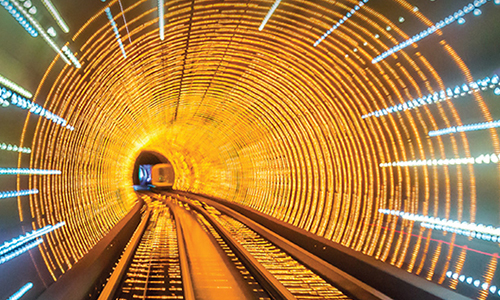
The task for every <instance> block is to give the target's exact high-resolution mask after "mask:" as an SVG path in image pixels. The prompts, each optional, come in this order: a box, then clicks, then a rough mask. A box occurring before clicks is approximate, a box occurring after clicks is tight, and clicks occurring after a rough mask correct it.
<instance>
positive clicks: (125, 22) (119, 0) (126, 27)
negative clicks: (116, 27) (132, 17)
mask: <svg viewBox="0 0 500 300" xmlns="http://www.w3.org/2000/svg"><path fill="white" fill-rule="evenodd" d="M103 2H104V1H103ZM118 4H120V10H121V11H122V17H123V24H125V29H126V30H127V35H128V41H129V42H130V43H131V44H132V40H131V39H130V32H129V31H128V25H127V19H125V13H124V12H123V6H122V1H121V0H118Z"/></svg>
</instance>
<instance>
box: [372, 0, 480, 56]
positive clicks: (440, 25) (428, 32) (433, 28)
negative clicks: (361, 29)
mask: <svg viewBox="0 0 500 300" xmlns="http://www.w3.org/2000/svg"><path fill="white" fill-rule="evenodd" d="M488 1H489V0H476V1H474V2H471V3H469V4H468V5H466V6H464V8H463V9H460V10H458V11H457V12H455V13H454V14H451V15H449V16H448V17H446V18H444V19H443V20H441V21H439V22H437V23H436V25H433V26H431V27H429V28H427V29H426V30H424V31H422V32H420V33H418V34H416V35H414V36H413V37H411V38H409V39H407V40H406V41H404V42H402V43H399V44H397V45H396V46H394V47H392V48H391V49H389V50H387V51H385V52H384V53H382V54H380V55H379V56H377V57H375V58H374V59H373V60H372V63H373V64H376V63H378V62H379V61H381V60H383V59H384V58H386V57H387V56H389V55H392V54H394V53H396V52H398V51H400V50H402V49H404V48H406V47H408V46H410V45H411V44H413V43H416V42H418V41H420V40H421V39H423V38H425V37H427V36H429V35H431V34H433V33H434V32H436V31H438V30H439V29H441V28H443V27H445V26H447V25H450V24H452V23H454V22H456V21H458V20H459V19H460V18H462V17H463V16H465V15H466V14H469V13H471V12H473V11H474V9H476V8H479V7H481V6H483V5H484V4H486V2H488Z"/></svg>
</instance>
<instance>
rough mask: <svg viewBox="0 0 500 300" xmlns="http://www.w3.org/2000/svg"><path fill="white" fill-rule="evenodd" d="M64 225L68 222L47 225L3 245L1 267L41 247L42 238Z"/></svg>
mask: <svg viewBox="0 0 500 300" xmlns="http://www.w3.org/2000/svg"><path fill="white" fill-rule="evenodd" d="M64 225H66V222H60V223H58V224H56V225H54V226H52V225H47V226H45V227H43V228H40V229H37V230H33V231H32V232H28V233H26V234H25V235H20V236H19V237H17V238H14V239H12V240H10V241H7V242H5V243H3V244H2V245H1V246H0V265H1V264H3V263H5V262H7V261H9V260H12V259H14V258H16V257H18V256H19V255H21V254H23V253H25V252H26V251H28V250H30V249H33V248H34V247H36V246H38V245H40V244H41V243H43V239H41V238H40V237H42V236H43V235H46V234H48V233H49V232H52V231H54V230H56V229H58V228H60V227H62V226H64ZM38 238H40V239H38Z"/></svg>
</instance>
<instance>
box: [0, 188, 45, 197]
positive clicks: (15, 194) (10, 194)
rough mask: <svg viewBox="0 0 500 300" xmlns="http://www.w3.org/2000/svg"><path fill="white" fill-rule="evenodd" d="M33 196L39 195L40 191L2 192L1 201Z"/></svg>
mask: <svg viewBox="0 0 500 300" xmlns="http://www.w3.org/2000/svg"><path fill="white" fill-rule="evenodd" d="M33 194H38V190H37V189H34V190H21V191H9V192H0V199H7V198H15V197H22V196H28V195H33Z"/></svg>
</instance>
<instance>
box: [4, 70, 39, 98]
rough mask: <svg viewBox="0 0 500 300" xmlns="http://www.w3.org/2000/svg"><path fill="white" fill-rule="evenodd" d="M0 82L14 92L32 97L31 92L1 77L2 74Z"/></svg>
mask: <svg viewBox="0 0 500 300" xmlns="http://www.w3.org/2000/svg"><path fill="white" fill-rule="evenodd" d="M0 84H1V85H3V86H4V87H6V88H9V89H11V90H13V91H14V92H16V93H18V94H20V95H22V96H24V97H26V98H31V97H33V94H31V93H30V92H28V91H27V90H25V89H23V88H22V87H20V86H19V85H17V84H15V83H14V82H12V81H10V80H8V79H7V78H5V77H3V76H2V75H0Z"/></svg>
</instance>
